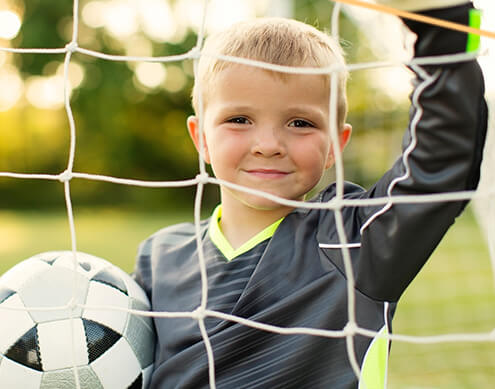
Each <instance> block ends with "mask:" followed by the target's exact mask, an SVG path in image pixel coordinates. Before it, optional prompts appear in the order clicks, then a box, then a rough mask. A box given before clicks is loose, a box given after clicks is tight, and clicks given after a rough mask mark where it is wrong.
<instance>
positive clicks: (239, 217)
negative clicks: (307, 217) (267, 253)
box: [220, 201, 293, 249]
mask: <svg viewBox="0 0 495 389" xmlns="http://www.w3.org/2000/svg"><path fill="white" fill-rule="evenodd" d="M292 209H293V208H289V207H277V208H275V209H271V210H262V209H256V208H253V207H249V206H247V205H245V204H242V203H240V202H238V201H233V202H231V201H222V217H221V220H220V227H221V229H222V233H223V235H224V236H225V238H226V239H227V241H228V242H229V243H230V245H231V246H232V248H233V249H237V248H239V247H240V246H242V244H244V243H245V242H247V241H248V240H249V239H251V238H252V237H253V236H256V234H258V233H259V232H261V231H263V230H264V229H265V228H266V227H268V226H270V225H272V224H273V223H275V222H276V221H277V220H279V219H281V218H283V217H284V216H287V215H288V214H289V213H290V212H291V211H292Z"/></svg>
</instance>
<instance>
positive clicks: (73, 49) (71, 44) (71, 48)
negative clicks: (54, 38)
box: [65, 41, 79, 53]
mask: <svg viewBox="0 0 495 389" xmlns="http://www.w3.org/2000/svg"><path fill="white" fill-rule="evenodd" d="M78 47H79V46H78V45H77V42H75V41H72V42H69V43H67V44H66V45H65V50H67V51H68V52H70V53H75V52H76V51H77V48H78Z"/></svg>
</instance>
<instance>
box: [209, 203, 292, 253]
mask: <svg viewBox="0 0 495 389" xmlns="http://www.w3.org/2000/svg"><path fill="white" fill-rule="evenodd" d="M221 218H222V205H219V206H218V207H216V208H215V210H214V211H213V214H212V215H211V219H210V226H209V228H208V233H209V234H210V239H211V240H212V242H213V244H214V245H215V246H217V248H218V249H219V250H220V251H221V253H222V254H223V255H224V257H225V258H226V259H227V260H228V261H231V260H232V259H234V258H235V257H237V256H239V255H241V254H244V253H245V252H247V251H249V250H251V249H252V248H253V247H254V246H256V245H257V244H259V243H261V242H263V241H264V240H266V239H269V238H271V237H272V236H273V234H274V233H275V230H276V229H277V227H278V225H279V224H280V223H281V222H282V220H284V218H281V219H279V220H277V221H276V222H275V223H273V224H271V225H269V226H268V227H266V228H265V229H264V230H263V231H261V232H258V233H257V234H256V235H255V236H253V237H252V238H251V239H249V240H248V241H247V242H245V243H244V244H242V246H240V247H238V248H237V249H234V248H233V247H232V246H231V245H230V243H229V241H228V240H227V238H225V235H224V234H223V232H222V229H221V228H220V219H221Z"/></svg>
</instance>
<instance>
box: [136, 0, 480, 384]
mask: <svg viewBox="0 0 495 389" xmlns="http://www.w3.org/2000/svg"><path fill="white" fill-rule="evenodd" d="M466 10H467V7H464V6H461V7H455V8H452V9H449V10H438V11H434V13H436V14H437V15H436V16H445V17H446V18H449V19H451V20H457V21H464V19H463V18H466V15H467V13H466ZM441 12H443V14H442V13H441ZM439 13H440V14H439ZM459 19H461V20H459ZM409 26H410V28H411V29H413V31H415V32H416V33H418V41H417V42H416V53H417V54H418V55H420V56H424V55H433V54H445V53H453V52H458V51H462V49H460V47H459V42H460V41H461V39H460V36H459V35H458V33H453V32H449V31H447V30H440V29H437V28H434V27H427V26H423V25H419V24H415V23H410V24H409ZM463 39H464V40H463V44H464V45H465V37H464V38H463ZM438 50H441V52H438ZM483 94H484V90H483V79H482V75H481V72H480V70H479V66H478V65H477V63H476V62H475V61H465V62H461V63H456V64H451V65H446V66H440V65H435V66H428V67H426V68H423V69H421V70H418V73H417V78H416V81H415V90H414V92H413V95H412V96H411V97H412V107H411V112H410V115H411V120H410V125H409V127H408V130H407V132H406V134H405V136H404V140H403V149H404V152H403V155H402V156H401V158H399V159H398V160H397V162H396V163H395V164H394V165H393V166H392V168H391V169H390V170H389V171H388V172H387V173H386V174H385V175H384V176H383V177H382V178H381V179H380V180H379V181H378V182H377V183H376V184H375V185H374V186H373V187H372V188H371V189H369V190H364V189H362V188H360V187H358V186H356V185H353V184H350V183H347V184H345V188H344V192H345V195H344V197H345V198H346V199H368V198H377V197H386V196H388V195H393V196H395V195H417V194H434V193H440V192H451V191H461V190H470V189H474V188H475V187H476V185H477V182H478V179H479V166H480V161H481V154H482V149H483V144H484V139H485V132H486V116H487V112H486V105H485V102H484V99H483ZM363 152H365V151H363ZM335 195H336V192H335V185H331V186H329V187H328V188H326V189H325V190H324V191H323V192H322V193H321V194H320V195H319V196H318V198H317V199H316V201H318V202H326V201H329V200H331V199H332V198H334V197H335ZM464 206H465V202H461V201H453V202H443V203H440V202H430V203H422V204H411V203H409V204H395V205H390V206H389V205H386V206H384V205H378V206H365V207H364V206H359V207H358V206H352V207H351V206H348V207H344V208H343V209H342V216H343V220H344V229H345V234H346V239H347V242H348V244H347V245H346V246H345V247H343V244H342V243H341V241H340V239H339V238H338V234H337V228H336V223H335V218H334V213H333V211H329V210H316V209H296V210H294V211H293V212H292V213H290V214H289V215H288V216H286V217H285V219H284V220H283V221H282V223H281V224H280V225H279V227H278V228H277V230H276V232H275V233H274V234H273V236H272V237H271V238H270V239H267V240H265V241H263V242H261V243H259V244H258V245H257V246H255V247H254V248H252V249H251V250H249V251H247V252H245V253H243V254H242V255H240V256H239V257H237V258H235V259H234V260H233V261H231V262H228V261H226V260H225V258H224V257H223V255H222V253H221V251H220V250H219V249H218V248H217V247H216V246H215V244H213V242H212V240H211V239H210V236H209V234H208V221H205V222H203V223H202V225H201V241H202V245H203V248H204V253H205V261H206V267H207V273H208V277H209V297H210V298H209V300H208V308H209V309H212V310H217V311H221V312H225V313H229V314H233V315H236V316H239V317H243V318H247V319H251V320H255V321H258V322H262V323H266V324H272V325H276V326H280V327H309V328H318V329H326V330H337V331H340V330H342V329H344V328H345V326H346V324H347V323H348V321H349V315H348V296H347V278H348V277H347V275H346V271H345V269H344V261H343V255H342V250H343V248H345V249H346V250H349V253H350V257H351V262H352V268H353V274H354V277H355V288H354V291H353V294H354V298H355V314H356V322H357V325H358V326H359V327H361V328H366V329H370V330H373V331H390V321H391V318H392V315H393V313H394V310H395V307H396V303H397V301H398V299H399V297H400V296H401V294H402V293H403V292H404V290H405V288H406V287H407V286H408V285H409V283H410V282H411V280H412V279H413V278H414V277H415V276H416V274H417V273H418V272H419V270H420V269H421V267H422V266H423V265H424V263H425V261H426V260H427V258H428V257H429V256H430V254H431V252H432V251H433V250H434V248H435V247H436V246H437V244H438V242H439V241H440V239H441V238H442V236H443V235H444V234H445V232H446V231H447V229H448V228H449V226H450V225H451V224H452V223H453V222H454V219H455V217H456V216H457V215H459V213H460V212H461V211H462V209H463V208H464ZM135 275H136V279H137V280H138V282H139V283H140V284H141V285H142V286H143V287H144V288H145V290H146V292H147V293H148V295H149V296H150V299H151V302H152V306H153V309H154V310H155V311H170V312H175V311H193V310H194V309H196V308H197V307H198V306H199V304H200V301H201V277H200V269H199V262H198V249H197V244H196V238H195V230H194V226H193V225H192V224H180V225H177V226H173V227H169V228H166V229H164V230H161V231H159V232H158V233H156V234H155V235H153V236H152V237H150V238H149V239H148V240H147V241H145V242H144V243H143V244H142V246H141V248H140V253H139V256H138V260H137V267H136V273H135ZM154 322H155V326H156V330H157V338H158V344H157V350H156V359H155V372H154V374H153V377H152V383H151V389H157V388H161V389H170V388H194V389H197V388H204V387H207V386H208V383H209V380H208V362H207V356H206V351H205V344H204V341H203V338H202V336H201V334H200V330H199V327H198V324H197V322H196V321H195V320H194V319H169V318H157V319H155V321H154ZM205 325H206V329H207V332H208V337H209V339H210V341H211V344H212V347H213V353H214V359H215V373H216V384H217V387H218V388H236V389H238V388H270V389H273V388H284V389H288V388H298V389H300V388H335V389H340V388H357V387H358V386H359V379H358V377H356V375H355V374H354V372H353V369H352V367H351V364H350V362H349V357H348V350H347V345H346V338H345V337H337V338H326V337H320V336H310V335H280V334H276V333H271V332H266V331H261V330H258V329H253V328H250V327H247V326H243V325H240V324H237V323H234V322H231V321H226V320H219V319H215V318H206V320H205ZM353 341H354V342H353V350H352V352H353V353H354V354H355V358H356V360H357V362H358V364H359V365H360V367H361V368H362V369H363V370H364V371H366V370H367V366H368V365H369V366H372V369H374V370H384V369H385V366H383V360H384V359H380V358H378V359H379V360H378V361H377V355H379V354H380V353H382V354H383V352H386V351H387V347H385V348H383V345H382V346H381V347H380V346H379V344H378V343H377V341H376V339H375V341H374V339H373V338H369V337H365V336H361V335H354V337H353ZM375 346H377V347H378V349H379V351H378V353H376V352H375V350H374V347H375ZM376 375H377V377H375V378H367V381H366V383H367V387H368V388H377V387H378V386H377V382H378V383H379V382H380V380H381V379H382V378H380V377H382V375H381V372H378V373H377V374H376ZM364 376H365V377H371V376H372V375H370V376H368V375H366V374H364ZM371 379H375V381H370V380H371Z"/></svg>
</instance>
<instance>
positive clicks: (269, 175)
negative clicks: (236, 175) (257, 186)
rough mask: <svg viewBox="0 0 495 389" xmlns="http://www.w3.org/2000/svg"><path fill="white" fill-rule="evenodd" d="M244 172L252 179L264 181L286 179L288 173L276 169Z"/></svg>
mask: <svg viewBox="0 0 495 389" xmlns="http://www.w3.org/2000/svg"><path fill="white" fill-rule="evenodd" d="M246 172H247V173H248V174H249V175H251V176H254V177H258V178H264V179H274V178H283V177H286V176H287V175H288V174H289V173H288V172H285V171H282V170H277V169H248V170H246Z"/></svg>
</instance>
